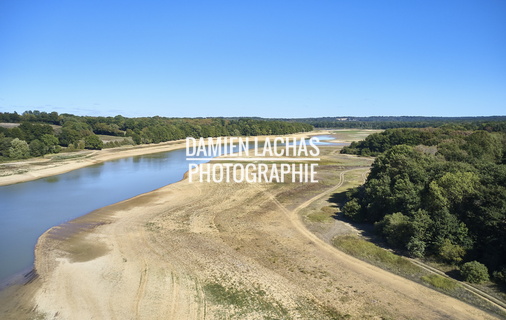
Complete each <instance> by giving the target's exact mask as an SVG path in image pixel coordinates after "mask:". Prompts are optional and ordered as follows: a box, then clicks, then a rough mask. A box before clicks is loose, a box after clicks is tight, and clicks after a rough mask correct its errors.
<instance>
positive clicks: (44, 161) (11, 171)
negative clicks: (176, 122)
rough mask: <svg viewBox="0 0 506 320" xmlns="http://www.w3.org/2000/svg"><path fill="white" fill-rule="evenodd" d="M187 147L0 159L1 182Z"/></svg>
mask: <svg viewBox="0 0 506 320" xmlns="http://www.w3.org/2000/svg"><path fill="white" fill-rule="evenodd" d="M326 133H328V131H327V130H320V131H312V132H308V133H297V134H291V135H285V137H297V138H301V137H307V136H308V135H316V134H326ZM257 137H258V139H259V141H263V140H265V139H266V138H267V137H272V136H257ZM251 138H253V137H251ZM185 147H186V144H185V140H176V141H169V142H163V143H159V144H150V145H140V146H133V147H120V148H112V149H103V150H98V151H89V150H84V151H78V152H72V153H61V154H58V155H46V157H44V158H35V159H29V160H25V161H15V162H7V163H0V186H4V185H9V184H14V183H20V182H26V181H30V180H35V179H40V178H45V177H50V176H54V175H57V174H62V173H65V172H69V171H72V170H76V169H80V168H84V167H87V166H91V165H94V164H97V163H101V162H104V161H109V160H115V159H119V158H126V157H132V156H140V155H144V154H150V153H158V152H167V151H172V150H176V149H182V148H185ZM53 158H56V159H58V158H62V160H54V159H53ZM52 159H53V160H52Z"/></svg>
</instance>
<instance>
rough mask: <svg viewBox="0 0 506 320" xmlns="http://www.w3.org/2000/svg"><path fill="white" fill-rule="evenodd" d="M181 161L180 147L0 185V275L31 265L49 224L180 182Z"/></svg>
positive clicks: (184, 167) (183, 164)
mask: <svg viewBox="0 0 506 320" xmlns="http://www.w3.org/2000/svg"><path fill="white" fill-rule="evenodd" d="M185 159H186V156H185V150H184V149H182V150H174V151H170V152H164V153H157V154H151V155H144V156H137V157H130V158H124V159H119V160H113V161H107V162H104V163H101V164H97V165H94V166H90V167H86V168H82V169H78V170H74V171H71V172H68V173H64V174H60V175H56V176H51V177H48V178H43V179H38V180H34V181H29V182H24V183H18V184H14V185H9V186H1V187H0V219H1V220H0V221H1V224H0V257H1V263H0V279H5V278H6V277H8V276H11V275H13V274H14V273H16V272H19V271H20V270H25V269H26V268H31V267H32V264H33V258H34V257H33V251H34V246H35V243H36V242H37V239H38V237H39V236H40V235H41V234H42V233H44V232H45V231H46V230H48V229H49V228H51V227H53V226H55V225H59V224H62V223H64V222H66V221H69V220H72V219H74V218H77V217H79V216H82V215H84V214H86V213H88V212H90V211H93V210H95V209H98V208H101V207H104V206H107V205H110V204H113V203H116V202H119V201H122V200H125V199H128V198H131V197H133V196H136V195H139V194H141V193H145V192H149V191H152V190H155V189H158V188H160V187H162V186H165V185H167V184H170V183H174V182H177V181H179V180H181V179H182V178H183V175H184V173H185V172H186V171H187V170H188V163H187V162H186V160H185ZM192 162H194V163H199V162H198V161H192ZM202 162H203V161H200V163H202Z"/></svg>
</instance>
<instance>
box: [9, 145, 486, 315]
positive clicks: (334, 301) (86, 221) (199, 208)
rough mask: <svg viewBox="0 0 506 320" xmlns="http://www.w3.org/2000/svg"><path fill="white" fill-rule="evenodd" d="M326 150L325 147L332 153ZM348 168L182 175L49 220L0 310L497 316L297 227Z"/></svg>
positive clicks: (32, 312)
mask: <svg viewBox="0 0 506 320" xmlns="http://www.w3.org/2000/svg"><path fill="white" fill-rule="evenodd" d="M328 150H330V151H327V153H326V154H325V155H323V158H325V157H339V156H340V155H338V152H337V150H332V149H328ZM350 169H352V170H367V167H366V166H358V165H357V166H356V167H352V168H347V169H343V168H341V169H339V166H337V167H336V166H331V165H322V166H321V168H320V169H319V174H320V177H321V181H322V182H321V183H318V184H246V183H243V184H234V183H228V184H213V183H189V181H188V179H185V180H183V181H180V182H178V183H175V184H172V185H169V186H166V187H163V188H160V189H158V190H155V191H153V192H150V193H147V194H143V195H140V196H137V197H134V198H132V199H129V200H126V201H123V202H120V203H117V204H114V205H111V206H108V207H105V208H102V209H99V210H96V211H94V212H92V213H90V214H88V215H86V216H83V217H81V218H78V219H76V220H74V221H72V222H70V223H69V224H68V225H64V226H60V227H55V228H52V229H51V230H49V231H48V232H46V233H45V234H44V235H43V236H42V237H41V238H40V239H39V242H38V244H37V247H36V270H37V273H38V277H37V278H36V279H34V280H33V281H32V282H31V283H29V284H27V285H24V286H18V287H13V288H11V289H10V290H9V291H8V292H3V293H0V298H1V300H2V301H3V303H2V305H1V306H0V314H3V318H5V319H23V318H26V319H30V318H35V317H37V316H40V317H42V318H48V319H266V318H276V319H336V318H337V319H340V318H344V317H346V318H347V319H385V318H391V319H459V320H460V319H494V317H493V316H490V315H488V314H487V313H485V312H483V311H481V310H478V309H476V308H474V307H472V306H469V305H467V304H465V303H463V302H460V301H458V300H456V299H453V298H450V297H448V296H445V295H443V294H441V293H438V292H435V291H433V290H431V289H429V288H426V287H424V286H421V285H419V284H416V283H414V282H411V281H409V280H406V279H404V278H400V277H398V276H396V275H393V274H391V273H389V272H386V271H384V270H381V269H379V268H376V267H374V266H371V265H369V264H367V263H364V262H362V261H360V260H357V259H355V258H352V257H350V256H348V255H346V254H343V253H342V252H340V251H338V250H336V249H335V248H334V247H332V246H330V245H329V244H327V243H326V242H324V241H322V240H320V239H319V238H318V237H316V236H315V235H314V234H312V233H311V232H309V231H308V230H307V229H306V228H305V226H304V225H303V224H302V222H301V220H300V216H299V211H300V210H301V208H304V207H306V206H307V205H308V204H310V203H312V201H314V199H316V198H319V197H320V195H321V194H324V195H328V194H330V193H331V192H332V190H334V189H335V188H336V187H337V186H340V185H341V184H342V182H343V179H345V177H346V175H345V174H344V173H343V172H345V171H349V170H350ZM339 170H340V171H339ZM340 172H341V173H343V174H340ZM327 177H328V178H327ZM332 177H333V178H332ZM336 177H337V178H336Z"/></svg>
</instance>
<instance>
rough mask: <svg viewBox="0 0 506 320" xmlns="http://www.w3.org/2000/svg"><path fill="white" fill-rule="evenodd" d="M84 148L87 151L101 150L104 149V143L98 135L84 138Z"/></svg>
mask: <svg viewBox="0 0 506 320" xmlns="http://www.w3.org/2000/svg"><path fill="white" fill-rule="evenodd" d="M84 147H85V148H86V149H92V150H101V149H102V148H103V147H104V143H103V142H102V140H100V138H99V137H98V136H97V135H96V134H94V135H91V136H86V137H84Z"/></svg>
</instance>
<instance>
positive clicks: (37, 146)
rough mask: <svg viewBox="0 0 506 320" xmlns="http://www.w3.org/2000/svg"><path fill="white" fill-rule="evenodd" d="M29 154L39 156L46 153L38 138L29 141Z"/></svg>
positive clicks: (44, 146) (45, 148)
mask: <svg viewBox="0 0 506 320" xmlns="http://www.w3.org/2000/svg"><path fill="white" fill-rule="evenodd" d="M29 147H30V155H31V156H32V157H40V156H43V155H45V154H46V153H47V147H46V145H45V144H44V143H42V142H41V141H40V140H38V139H35V140H32V142H30V145H29Z"/></svg>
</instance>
